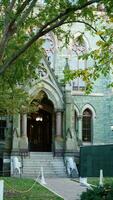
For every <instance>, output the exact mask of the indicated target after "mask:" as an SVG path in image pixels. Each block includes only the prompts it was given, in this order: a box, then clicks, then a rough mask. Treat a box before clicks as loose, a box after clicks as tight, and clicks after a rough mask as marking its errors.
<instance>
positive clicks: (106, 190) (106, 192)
mask: <svg viewBox="0 0 113 200" xmlns="http://www.w3.org/2000/svg"><path fill="white" fill-rule="evenodd" d="M80 199H81V200H113V185H108V184H107V185H104V186H103V187H100V186H97V187H93V189H87V191H86V192H83V193H82V194H81V196H80Z"/></svg>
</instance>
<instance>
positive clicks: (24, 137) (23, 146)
mask: <svg viewBox="0 0 113 200" xmlns="http://www.w3.org/2000/svg"><path fill="white" fill-rule="evenodd" d="M21 131H22V132H21V138H20V149H28V137H27V114H23V115H22V130H21Z"/></svg>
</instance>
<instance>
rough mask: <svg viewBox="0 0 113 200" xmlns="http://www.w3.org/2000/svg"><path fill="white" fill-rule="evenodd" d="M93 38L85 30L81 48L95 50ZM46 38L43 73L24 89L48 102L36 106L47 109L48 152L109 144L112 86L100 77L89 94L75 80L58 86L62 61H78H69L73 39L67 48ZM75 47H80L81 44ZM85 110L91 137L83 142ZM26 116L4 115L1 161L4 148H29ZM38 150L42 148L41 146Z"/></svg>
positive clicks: (76, 27)
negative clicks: (87, 112)
mask: <svg viewBox="0 0 113 200" xmlns="http://www.w3.org/2000/svg"><path fill="white" fill-rule="evenodd" d="M75 30H76V31H75ZM72 32H73V34H75V36H76V35H79V34H80V33H82V32H84V27H83V26H82V27H81V25H80V24H78V23H77V24H74V25H73V26H72ZM97 39H98V38H94V37H93V36H91V35H90V34H89V32H86V31H85V34H84V41H85V47H84V48H86V50H87V51H89V50H90V49H95V48H96V40H97ZM46 41H47V44H46V45H45V46H44V48H45V51H46V53H47V57H46V58H44V59H43V60H42V61H41V63H42V64H43V65H44V66H45V69H46V73H45V72H43V71H40V72H38V73H40V79H38V80H35V81H33V84H32V87H31V88H29V87H28V88H27V87H26V90H28V91H29V94H30V96H31V99H32V100H34V99H35V100H36V99H37V98H39V96H40V95H39V94H40V92H43V93H44V94H45V95H46V99H47V100H48V102H49V103H48V104H51V105H45V104H46V103H44V104H41V105H40V108H41V106H42V107H43V108H44V111H46V112H47V111H48V109H49V111H48V112H49V113H51V128H50V129H49V128H48V130H49V131H50V130H51V148H50V149H51V151H53V152H54V153H55V152H70V153H71V152H76V151H79V147H80V145H88V144H92V145H93V144H106V143H107V144H108V143H112V142H113V132H112V130H111V126H112V125H113V95H112V89H108V88H107V82H108V79H105V78H103V77H101V78H100V79H99V80H98V81H96V82H95V85H94V88H93V91H92V93H91V94H89V95H85V93H84V92H83V90H81V88H80V86H82V87H83V86H84V83H83V82H81V80H78V81H79V85H77V81H75V83H74V84H75V85H74V86H75V87H73V81H72V82H71V83H68V84H66V85H65V86H64V85H62V84H61V80H62V79H63V78H64V77H63V76H64V75H63V70H64V69H65V67H66V60H68V64H69V67H70V68H73V66H71V64H72V65H77V64H76V62H79V61H78V60H77V59H78V58H77V56H75V57H76V59H75V60H73V59H74V55H75V54H74V53H73V49H72V48H75V47H73V43H74V42H73V41H71V44H70V46H69V47H68V48H67V49H66V48H64V49H61V48H60V47H61V42H59V41H57V39H56V38H55V37H54V36H53V34H52V33H50V34H49V35H48V36H47V38H46ZM49 43H50V45H49V47H48V44H49ZM76 48H78V46H76ZM79 48H80V49H81V48H82V49H83V47H79ZM79 48H78V49H76V51H78V50H79ZM48 52H49V53H48ZM50 52H52V54H51V53H50ZM71 61H72V62H71ZM70 63H71V64H70ZM92 63H93V61H92V60H89V61H87V63H85V64H86V65H87V66H86V67H90V66H91V65H92ZM81 66H82V67H84V61H82V63H81ZM50 102H51V103H50ZM46 107H47V108H46ZM87 109H88V110H90V111H91V140H90V141H86V142H85V141H83V137H82V134H83V113H84V111H85V110H87ZM50 110H52V111H50ZM75 114H76V119H75ZM27 118H28V116H27V114H25V115H23V116H20V115H18V116H13V119H10V117H9V119H8V117H6V121H7V125H6V127H7V128H6V127H5V131H6V132H7V134H6V136H5V140H4V141H2V140H1V142H0V148H1V150H2V151H1V157H4V160H5V159H7V158H9V157H8V155H7V153H5V151H6V152H7V150H8V151H9V152H10V153H11V152H12V153H13V152H19V151H23V152H24V151H26V152H27V151H29V137H28V130H27V128H28V125H27V123H28V120H27ZM1 120H2V119H1ZM49 123H50V122H49ZM47 127H48V126H47ZM37 134H38V133H37ZM41 150H42V151H43V148H42V149H41ZM37 151H38V150H37ZM4 160H3V163H4ZM5 166H7V163H5V164H4V167H5ZM6 168H7V167H6Z"/></svg>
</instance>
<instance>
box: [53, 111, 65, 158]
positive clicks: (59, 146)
mask: <svg viewBox="0 0 113 200" xmlns="http://www.w3.org/2000/svg"><path fill="white" fill-rule="evenodd" d="M62 150H63V138H62V111H60V110H58V111H56V135H55V152H57V153H59V155H60V154H62Z"/></svg>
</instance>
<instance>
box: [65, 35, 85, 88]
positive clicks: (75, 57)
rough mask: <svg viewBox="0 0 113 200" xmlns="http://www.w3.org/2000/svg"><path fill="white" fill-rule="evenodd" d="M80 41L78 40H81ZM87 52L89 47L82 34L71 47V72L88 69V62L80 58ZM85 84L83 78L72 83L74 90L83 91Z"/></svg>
mask: <svg viewBox="0 0 113 200" xmlns="http://www.w3.org/2000/svg"><path fill="white" fill-rule="evenodd" d="M80 37H81V39H80V41H79V39H78V38H80ZM86 52H87V45H86V42H85V40H84V38H83V37H82V35H81V33H78V34H77V36H76V37H75V39H74V40H73V42H72V45H71V56H70V59H69V66H70V69H71V70H79V69H85V68H87V61H86V60H82V59H80V58H79V57H80V56H82V55H83V54H85V53H86ZM84 88H85V83H84V81H83V80H82V78H80V77H78V78H76V79H74V80H73V81H72V89H73V90H83V89H84Z"/></svg>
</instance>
